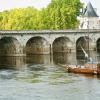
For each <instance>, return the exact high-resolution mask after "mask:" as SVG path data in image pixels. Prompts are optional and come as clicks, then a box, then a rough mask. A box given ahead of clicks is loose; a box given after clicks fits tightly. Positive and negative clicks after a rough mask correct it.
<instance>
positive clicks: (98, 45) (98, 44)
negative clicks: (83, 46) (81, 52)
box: [96, 38, 100, 55]
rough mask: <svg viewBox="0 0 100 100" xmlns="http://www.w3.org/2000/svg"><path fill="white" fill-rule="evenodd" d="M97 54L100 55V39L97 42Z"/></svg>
mask: <svg viewBox="0 0 100 100" xmlns="http://www.w3.org/2000/svg"><path fill="white" fill-rule="evenodd" d="M96 48H97V53H98V54H99V55H100V38H99V39H98V40H97V47H96Z"/></svg>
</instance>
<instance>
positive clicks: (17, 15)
mask: <svg viewBox="0 0 100 100" xmlns="http://www.w3.org/2000/svg"><path fill="white" fill-rule="evenodd" d="M81 7H82V4H81V2H80V0H51V3H50V4H49V5H48V6H47V8H43V9H42V10H37V9H35V8H34V7H28V8H19V9H12V10H10V11H4V12H1V13H0V30H29V29H32V30H45V29H50V30H58V29H69V28H76V27H77V26H78V21H77V16H78V15H79V14H80V8H81Z"/></svg>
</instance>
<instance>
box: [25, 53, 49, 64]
mask: <svg viewBox="0 0 100 100" xmlns="http://www.w3.org/2000/svg"><path fill="white" fill-rule="evenodd" d="M50 62H51V61H50V55H42V54H41V55H32V56H27V57H26V63H27V64H50Z"/></svg>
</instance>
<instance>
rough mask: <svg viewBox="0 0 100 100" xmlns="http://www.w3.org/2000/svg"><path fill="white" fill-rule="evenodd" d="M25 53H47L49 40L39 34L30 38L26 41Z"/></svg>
mask: <svg viewBox="0 0 100 100" xmlns="http://www.w3.org/2000/svg"><path fill="white" fill-rule="evenodd" d="M25 49H26V54H27V55H33V54H49V53H50V46H49V42H48V41H47V40H46V39H45V38H43V37H40V36H36V37H32V38H30V39H29V40H28V41H27V43H26V47H25Z"/></svg>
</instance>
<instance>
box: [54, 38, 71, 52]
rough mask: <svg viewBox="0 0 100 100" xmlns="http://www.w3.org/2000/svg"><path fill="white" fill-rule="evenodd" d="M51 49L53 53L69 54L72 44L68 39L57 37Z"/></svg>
mask: <svg viewBox="0 0 100 100" xmlns="http://www.w3.org/2000/svg"><path fill="white" fill-rule="evenodd" d="M52 47H53V53H58V52H59V53H62V52H66V53H69V52H71V49H72V42H71V40H70V39H69V38H68V37H58V38H56V39H55V40H54V42H53V44H52Z"/></svg>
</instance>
